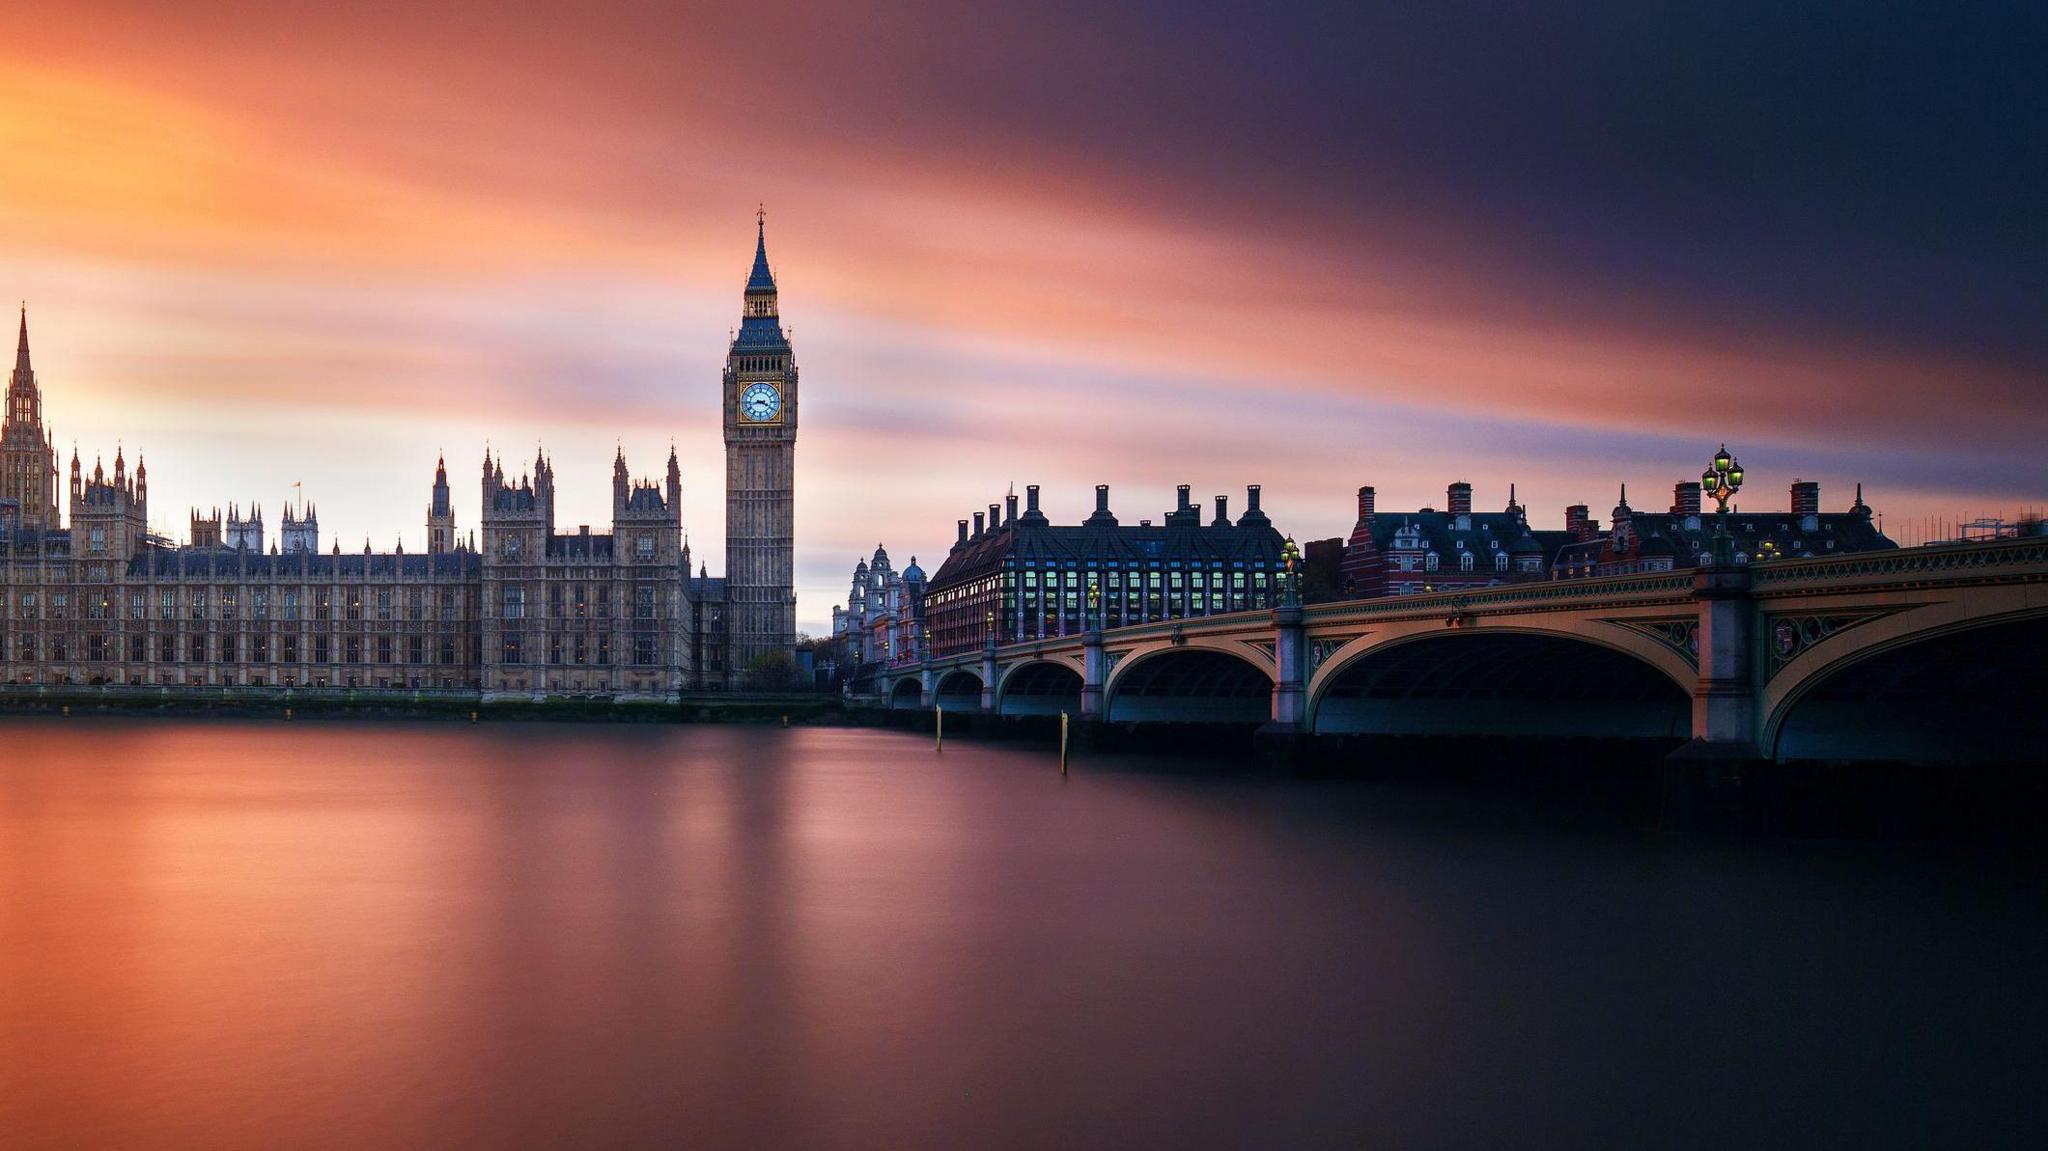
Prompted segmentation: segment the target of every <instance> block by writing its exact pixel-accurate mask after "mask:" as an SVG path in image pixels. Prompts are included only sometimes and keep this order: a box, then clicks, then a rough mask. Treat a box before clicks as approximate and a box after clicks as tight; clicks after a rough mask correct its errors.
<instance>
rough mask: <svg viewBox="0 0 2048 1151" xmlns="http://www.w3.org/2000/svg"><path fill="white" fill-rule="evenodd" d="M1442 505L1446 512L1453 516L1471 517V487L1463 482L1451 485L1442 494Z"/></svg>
mask: <svg viewBox="0 0 2048 1151" xmlns="http://www.w3.org/2000/svg"><path fill="white" fill-rule="evenodd" d="M1444 503H1445V505H1446V508H1447V510H1449V512H1450V513H1451V514H1452V515H1454V516H1469V515H1471V514H1472V485H1471V484H1468V483H1466V482H1465V481H1463V480H1459V481H1458V482H1457V483H1454V484H1452V485H1451V486H1450V488H1449V489H1447V490H1446V491H1445V493H1444Z"/></svg>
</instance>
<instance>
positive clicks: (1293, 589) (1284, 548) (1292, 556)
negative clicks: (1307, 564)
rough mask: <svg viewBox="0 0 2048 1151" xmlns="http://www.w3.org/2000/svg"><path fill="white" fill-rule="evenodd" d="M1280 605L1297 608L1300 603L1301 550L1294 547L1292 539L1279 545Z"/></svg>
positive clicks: (1290, 537) (1289, 537) (1289, 538)
mask: <svg viewBox="0 0 2048 1151" xmlns="http://www.w3.org/2000/svg"><path fill="white" fill-rule="evenodd" d="M1280 568H1281V573H1280V603H1281V605H1282V606H1284V607H1297V606H1299V605H1300V603H1301V570H1300V569H1301V549H1300V548H1298V547H1296V546H1294V537H1293V536H1288V537H1287V542H1285V543H1283V544H1281V545H1280Z"/></svg>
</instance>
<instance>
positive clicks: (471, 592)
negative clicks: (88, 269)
mask: <svg viewBox="0 0 2048 1151" xmlns="http://www.w3.org/2000/svg"><path fill="white" fill-rule="evenodd" d="M745 299H746V302H745V315H744V318H743V320H742V327H741V330H740V333H739V336H738V338H736V339H735V340H734V342H733V345H732V350H731V352H730V353H729V355H728V359H727V367H726V372H725V388H724V407H725V424H726V445H727V460H726V463H727V469H726V471H727V478H728V483H729V484H731V485H732V487H731V490H729V492H728V499H727V531H728V535H729V538H730V539H731V541H732V543H731V545H730V551H729V555H728V562H729V564H730V565H731V566H732V571H731V574H730V578H725V579H715V578H712V577H711V576H710V575H709V574H708V572H705V571H704V570H703V569H702V568H700V569H699V572H698V574H697V575H696V577H695V578H693V577H692V573H691V570H690V563H691V557H690V549H689V545H688V544H687V543H686V542H685V541H684V539H683V534H682V469H681V464H680V461H679V460H678V459H677V457H676V453H675V449H674V447H673V446H671V448H670V450H669V458H668V464H667V468H666V472H665V474H664V475H663V477H662V478H661V479H660V480H659V481H655V480H636V479H634V478H633V477H632V474H631V472H630V470H629V469H628V467H627V464H626V459H625V453H624V451H623V449H622V450H621V451H619V452H618V453H617V454H616V455H615V456H614V457H613V460H612V475H611V480H612V501H611V504H612V507H611V524H610V525H609V526H610V530H609V531H592V530H591V528H590V526H589V525H578V526H577V527H576V528H575V529H574V530H564V529H563V526H562V525H559V524H557V522H556V518H555V469H554V463H553V461H552V460H551V459H549V457H548V456H547V454H546V453H545V451H542V452H538V453H537V454H536V456H535V458H534V461H533V464H532V467H531V469H530V470H528V471H527V472H526V473H525V474H522V475H520V476H518V477H517V478H516V479H515V478H513V477H511V476H510V475H509V474H508V472H507V467H506V462H505V460H504V459H503V458H502V457H497V456H493V455H492V454H491V453H490V452H488V451H486V452H485V454H484V463H483V475H482V481H481V487H480V495H481V497H482V500H481V508H482V520H481V523H480V524H479V528H480V538H479V536H477V535H472V536H471V537H469V538H468V539H467V540H465V539H463V538H462V537H461V536H460V535H459V533H458V531H457V524H456V516H455V511H454V508H453V505H452V502H451V500H450V492H449V485H448V470H447V465H446V461H445V460H439V461H437V462H436V467H435V471H434V478H433V483H432V486H431V489H430V494H429V498H428V500H427V513H426V524H425V527H426V540H427V548H426V551H425V552H424V553H411V554H408V553H407V552H406V551H405V550H404V548H403V546H402V545H401V546H400V547H399V548H398V549H397V550H395V551H392V552H375V551H372V550H371V549H370V547H369V545H368V544H367V543H366V544H365V545H364V547H363V550H362V552H361V553H359V554H358V553H351V554H346V555H345V554H343V553H342V551H341V548H340V546H339V544H336V545H333V546H332V547H330V548H329V549H328V550H327V551H326V552H324V553H323V552H322V551H321V548H320V528H319V521H318V515H317V512H316V511H315V510H314V508H313V507H312V506H311V505H309V504H302V505H299V506H292V505H286V507H285V508H284V511H283V514H282V519H281V522H280V524H279V525H278V527H279V530H278V534H277V538H276V539H274V540H272V539H268V538H266V534H265V524H264V522H263V514H262V511H261V510H260V509H259V508H257V507H255V506H253V505H252V506H251V507H249V508H248V510H247V511H246V512H245V511H244V510H243V509H242V508H241V506H240V505H230V507H229V510H228V513H227V515H226V516H225V517H223V516H222V515H221V513H220V512H218V511H214V512H212V513H210V514H208V515H205V516H201V515H200V514H199V513H198V512H196V511H194V512H193V513H192V515H191V518H190V522H189V535H188V538H187V541H186V542H185V543H183V544H179V543H174V542H173V541H171V540H169V539H166V538H164V537H162V536H159V535H155V534H152V533H151V532H150V530H149V504H148V500H149V485H148V478H147V474H146V472H145V469H144V468H143V465H142V461H141V459H140V457H139V456H138V457H137V460H136V466H135V471H134V474H133V476H132V477H131V476H130V475H129V474H128V471H127V463H126V459H125V456H124V455H123V454H122V453H121V452H120V451H116V453H115V456H114V465H113V471H112V473H111V474H108V473H107V472H106V471H105V469H104V467H103V466H101V465H98V464H96V465H95V466H94V467H93V469H92V472H91V474H90V475H87V474H86V473H85V471H84V469H83V467H82V463H81V461H80V459H79V458H78V456H77V455H76V453H75V452H74V454H73V457H72V463H71V485H70V492H69V494H70V519H69V523H68V525H67V524H66V523H65V522H64V518H63V516H62V515H61V514H60V509H59V507H58V500H57V487H56V480H57V468H56V452H55V449H54V447H53V446H52V444H53V438H52V436H51V434H50V432H49V430H48V429H47V428H45V427H44V426H43V407H42V393H41V390H40V382H39V381H38V380H37V378H36V375H35V373H34V371H33V370H32V368H31V366H30V358H29V346H28V321H27V312H26V309H24V311H23V316H22V326H21V334H20V340H19V346H18V350H17V352H16V361H15V368H14V372H13V375H12V376H11V377H10V379H9V383H8V390H7V407H6V412H5V422H4V424H0V682H4V683H6V684H11V685H22V684H34V685H58V684H75V685H91V684H102V685H129V686H155V687H172V686H180V687H215V688H220V687H241V688H266V687H267V688H358V689H379V688H381V689H404V690H410V691H450V692H458V693H469V694H474V695H475V696H477V697H478V698H480V699H484V700H489V699H494V698H509V699H545V698H549V697H560V696H569V697H584V698H598V699H614V700H632V699H672V698H675V697H676V696H677V695H678V694H679V693H680V692H682V691H685V690H689V689H693V688H704V687H709V688H717V687H723V686H727V685H728V684H729V683H731V682H734V680H735V679H736V677H733V676H731V675H729V669H735V668H737V669H741V670H744V669H745V668H746V667H748V666H749V664H750V662H751V661H753V660H755V659H757V658H759V657H760V656H761V655H762V654H763V653H765V652H768V651H773V650H788V648H789V647H790V646H791V645H792V644H793V642H794V638H795V607H794V594H793V562H792V561H793V556H792V551H791V533H792V518H791V493H792V489H793V486H794V480H793V476H794V472H793V463H794V459H793V453H794V441H795V433H796V367H795V363H794V361H793V359H792V357H791V354H790V347H789V343H788V340H787V339H786V338H785V337H784V336H783V334H782V331H781V329H780V325H779V320H778V319H777V309H776V302H775V285H774V281H773V279H772V277H770V276H769V274H768V266H767V255H766V241H765V228H763V229H761V231H759V232H757V235H756V246H755V254H754V267H753V272H752V275H751V276H750V278H749V280H748V283H747V288H746V294H745ZM728 597H730V598H731V602H728Z"/></svg>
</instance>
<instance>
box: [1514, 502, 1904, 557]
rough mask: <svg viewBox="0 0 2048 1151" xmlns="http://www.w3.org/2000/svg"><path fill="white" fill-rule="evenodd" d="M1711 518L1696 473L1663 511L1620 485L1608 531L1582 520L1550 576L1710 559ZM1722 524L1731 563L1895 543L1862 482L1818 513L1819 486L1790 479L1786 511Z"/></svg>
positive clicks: (1738, 515)
mask: <svg viewBox="0 0 2048 1151" xmlns="http://www.w3.org/2000/svg"><path fill="white" fill-rule="evenodd" d="M1581 515H1583V512H1582V513H1581ZM1716 518H1717V517H1716V515H1715V513H1713V512H1702V511H1701V508H1700V485H1699V481H1697V480H1687V481H1682V482H1680V483H1678V484H1677V485H1675V486H1674V487H1673V489H1672V498H1671V507H1670V509H1669V510H1668V511H1664V512H1640V511H1637V510H1635V509H1634V508H1631V507H1630V506H1629V503H1628V488H1627V487H1626V486H1624V487H1623V488H1622V489H1621V499H1620V502H1619V503H1617V504H1615V506H1614V511H1613V514H1612V518H1611V519H1610V520H1609V524H1608V529H1607V531H1605V532H1600V531H1599V530H1598V525H1597V524H1594V523H1593V522H1592V521H1585V522H1584V524H1583V526H1582V527H1581V528H1580V529H1579V533H1578V534H1579V535H1580V538H1579V539H1577V540H1575V541H1573V542H1572V543H1569V544H1567V545H1566V546H1565V547H1563V548H1561V549H1559V551H1558V553H1557V557H1556V559H1555V560H1554V561H1553V563H1552V576H1553V578H1556V579H1581V578H1585V577H1588V576H1606V575H1628V574H1631V573H1635V572H1660V571H1672V570H1675V569H1678V568H1689V567H1697V566H1700V565H1703V564H1708V563H1711V562H1712V561H1713V551H1714V532H1715V527H1716V524H1715V521H1716ZM1727 527H1728V534H1729V536H1730V537H1731V539H1732V542H1733V552H1734V557H1735V562H1736V563H1738V564H1746V563H1753V562H1756V561H1759V560H1771V559H1787V558H1794V557H1801V556H1831V555H1846V554H1848V553H1850V552H1867V551H1886V550H1889V549H1893V548H1896V547H1898V545H1897V544H1895V543H1893V542H1892V541H1891V540H1890V539H1888V538H1886V536H1885V535H1884V533H1883V532H1881V531H1879V530H1878V529H1877V526H1876V524H1875V523H1874V522H1873V520H1872V515H1871V510H1870V506H1869V505H1868V504H1866V503H1864V502H1863V485H1861V484H1858V485H1856V502H1855V503H1853V504H1851V505H1850V506H1849V508H1848V510H1847V511H1840V512H1823V511H1821V510H1820V485H1819V484H1817V483H1814V482H1812V481H1810V480H1799V481H1794V482H1793V484H1792V492H1791V508H1790V510H1789V511H1782V512H1740V511H1731V512H1730V513H1729V514H1728V523H1727Z"/></svg>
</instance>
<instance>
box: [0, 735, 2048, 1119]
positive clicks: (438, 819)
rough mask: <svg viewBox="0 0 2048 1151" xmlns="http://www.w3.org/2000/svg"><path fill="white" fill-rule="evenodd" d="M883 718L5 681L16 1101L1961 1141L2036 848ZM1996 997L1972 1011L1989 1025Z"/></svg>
mask: <svg viewBox="0 0 2048 1151" xmlns="http://www.w3.org/2000/svg"><path fill="white" fill-rule="evenodd" d="M1118 766H1119V764H1117V763H1115V762H1104V761H1101V760H1096V761H1087V762H1084V763H1082V764H1081V765H1079V768H1078V770H1077V772H1076V774H1075V775H1074V776H1072V777H1071V778H1068V779H1066V780H1062V779H1060V778H1059V777H1058V775H1057V774H1056V772H1055V771H1054V770H1053V769H1052V767H1051V764H1050V760H1049V759H1048V758H1047V757H1046V756H1045V755H1044V754H1042V753H1040V752H1038V751H1035V750H1030V749H1018V748H1006V747H987V746H975V745H972V744H967V743H961V744H957V745H954V746H951V747H949V748H948V749H947V751H946V753H945V754H944V755H943V756H938V755H934V754H933V753H932V751H931V749H930V747H929V745H928V744H926V743H925V742H924V741H923V740H921V739H916V738H912V737H909V736H903V735H896V734H890V733H879V732H865V731H831V730H798V731H790V732H784V731H780V730H754V729H742V728H709V727H707V728H667V727H659V728H658V727H620V728H600V727H551V726H541V725H533V726H514V725H505V726H489V725H487V726H484V727H479V728H468V727H463V728H454V727H439V726H434V725H428V724H421V725H404V726H391V727H369V726H349V725H332V726H326V725H313V724H299V725H292V726H284V725H262V724H198V723H192V724H180V723H142V722H130V723H114V724H105V725H94V724H87V723H82V722H73V723H26V722H13V723H9V724H8V725H7V726H5V727H4V728H0V1145H4V1146H6V1147H8V1148H15V1147H37V1148H40V1147H73V1146H84V1145H91V1146H121V1147H208V1148H221V1147H278V1146H292V1147H363V1146H442V1145H474V1146H490V1147H512V1146H534V1147H555V1146H563V1145H602V1146H676V1145H688V1146H803V1147H874V1146H1046V1145H1058V1146H1102V1147H1112V1146H1246V1145H1253V1146H1278V1145H1287V1146H1303V1145H1307V1146H1315V1145H1327V1146H1356V1145H1360V1144H1364V1143H1393V1144H1412V1143H1427V1144H1439V1145H1440V1144H1445V1143H1452V1144H1460V1143H1495V1144H1512V1145H1524V1146H1526V1145H1530V1144H1541V1143H1553V1144H1557V1145H1568V1144H1574V1143H1576V1144H1588V1143H1590V1144H1604V1145H1613V1144H1617V1143H1619V1144H1638V1145H1641V1144H1662V1143H1668V1142H1671V1141H1672V1138H1673V1137H1674V1136H1676V1137H1678V1138H1680V1139H1681V1140H1694V1139H1698V1140H1704V1141H1707V1142H1729V1143H1734V1142H1739V1143H1743V1144H1746V1145H1756V1144H1758V1143H1770V1142H1784V1143H1787V1144H1792V1143H1797V1142H1801V1141H1823V1142H1825V1141H1829V1140H1835V1141H1845V1142H1859V1143H1866V1144H1868V1143H1883V1142H1888V1141H1903V1142H1922V1143H1940V1142H1953V1141H1954V1140H1953V1139H1952V1138H1947V1137H1948V1136H1953V1135H1954V1134H1955V1133H1956V1132H1958V1131H1970V1132H1972V1133H1974V1134H1977V1135H1983V1136H1988V1137H1989V1138H1986V1139H1978V1140H1973V1141H1975V1142H1995V1141H1996V1139H1997V1137H1998V1136H1999V1135H2000V1134H2002V1133H2013V1134H2017V1133H2018V1132H2020V1131H2022V1130H2026V1129H2028V1128H2029V1125H2030V1124H2029V1122H2028V1121H2033V1120H2038V1119H2040V1118H2042V1116H2041V1115H2040V1113H2039V1108H2038V1105H2037V1104H2034V1103H2032V1102H2031V1101H2023V1100H2022V1099H2021V1097H2020V1096H2019V1095H2018V1092H2017V1088H2016V1086H2015V1085H2016V1084H2017V1083H2020V1082H2024V1081H2026V1080H2025V1077H2024V1076H2023V1075H2019V1072H2022V1071H2027V1070H2034V1071H2038V1070H2041V1069H2042V1067H2041V1062H2042V1060H2041V1055H2040V1044H2039V1042H2038V1035H2039V1034H2040V1026H2041V1024H2042V1023H2044V1022H2048V1019H2044V1018H2043V1016H2044V1003H2048V997H2044V995H2043V993H2042V992H2041V991H2040V990H2039V989H2038V988H2037V987H2036V981H2035V980H2034V979H2033V977H2032V973H2034V972H2037V971H2039V970H2041V969H2042V960H2043V959H2044V958H2048V947H2044V944H2043V941H2042V938H2041V933H2040V932H2039V931H2038V930H2037V929H2036V928H2035V927H2034V922H2035V911H2034V909H2035V908H2036V907H2037V906H2038V905H2039V899H2040V896H2041V895H2042V894H2043V892H2042V884H2041V883H2040V879H2041V875H2040V870H2039V867H2038V865H2037V863H2036V861H2034V860H2033V859H2031V858H2027V857H2003V858H1998V859H1995V860H1988V859H1986V858H1985V857H1984V856H1983V855H1982V854H1981V853H1972V852H1970V851H1965V850H1962V849H1958V848H1953V847H1938V846H1916V847H1911V848H1900V847H1876V846H1864V845H1848V844H1832V845H1830V844H1800V843H1777V844H1728V843H1715V842H1711V841H1691V840H1674V839H1670V838H1667V837H1660V836H1656V835H1648V834H1642V833H1640V832H1637V831H1636V830H1634V829H1632V828H1630V827H1628V826H1625V825H1617V826H1612V827H1607V828H1604V829H1596V830H1591V831H1588V830H1584V829H1580V830H1574V831H1570V832H1563V831H1553V832H1546V831H1543V830H1541V829H1540V828H1537V829H1532V828H1530V827H1527V826H1519V827H1518V826H1502V825H1501V824H1500V823H1499V822H1498V821H1493V820H1467V819H1459V818H1456V817H1455V816H1451V815H1446V814H1445V807H1446V804H1445V803H1444V801H1443V800H1442V798H1441V797H1434V798H1431V799H1430V800H1428V801H1427V802H1425V803H1421V804H1413V803H1407V802H1405V801H1404V800H1403V797H1402V795H1401V794H1400V793H1399V792H1398V791H1395V790H1391V789H1385V788H1371V787H1358V786H1353V785H1341V784H1313V785H1308V784H1284V783H1269V782H1264V781H1258V780H1249V779H1241V778H1227V777H1216V776H1213V775H1208V776H1201V777H1196V778H1183V777H1176V776H1175V775H1173V774H1170V773H1166V772H1161V771H1158V770H1156V765H1154V767H1155V770H1149V771H1145V772H1124V771H1119V770H1116V768H1117V767H1118ZM1964 1034H1967V1035H1968V1036H1969V1042H1968V1044H1967V1045H1966V1046H1967V1049H1968V1050H1967V1053H1965V1054H1963V1055H1960V1056H1959V1055H1958V1054H1957V1050H1958V1044H1957V1043H1956V1042H1955V1041H1953V1040H1952V1039H1951V1038H1948V1037H1952V1036H1956V1035H1964Z"/></svg>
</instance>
